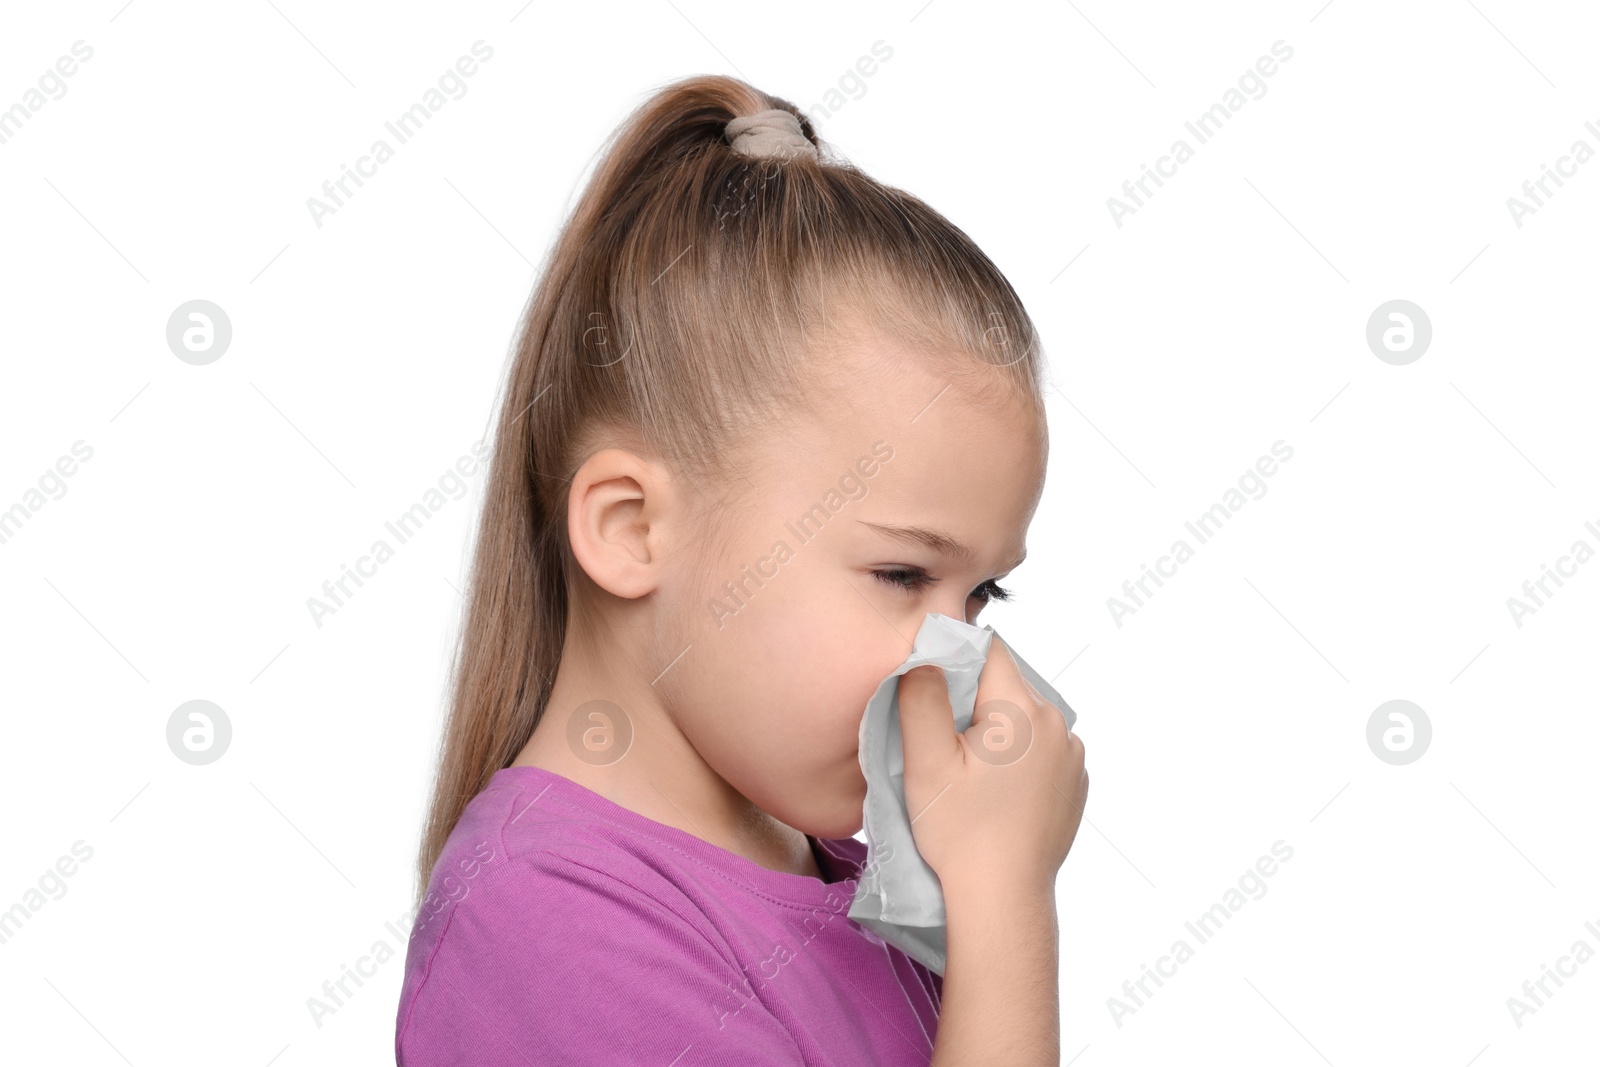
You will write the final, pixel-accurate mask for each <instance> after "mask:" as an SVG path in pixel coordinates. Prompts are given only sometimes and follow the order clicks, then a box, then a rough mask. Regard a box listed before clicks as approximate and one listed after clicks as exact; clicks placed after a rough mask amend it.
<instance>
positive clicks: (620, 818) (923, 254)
mask: <svg viewBox="0 0 1600 1067" xmlns="http://www.w3.org/2000/svg"><path fill="white" fill-rule="evenodd" d="M824 147H825V146H824V145H823V143H822V142H821V141H819V140H818V138H817V136H816V133H815V131H814V129H813V127H812V125H811V123H810V121H809V120H808V119H807V118H806V116H804V115H803V114H801V113H800V112H799V111H798V110H797V109H796V108H795V107H794V106H793V105H792V104H790V103H789V102H788V101H786V100H782V99H779V98H776V97H772V96H768V95H766V94H765V93H762V92H759V91H758V90H756V89H754V88H752V87H751V86H749V85H747V84H745V83H744V82H742V81H738V80H735V79H732V78H726V77H698V78H691V79H688V80H685V81H681V82H678V83H676V84H672V85H669V86H667V87H665V88H664V89H662V90H661V91H660V92H658V93H657V94H656V95H654V96H653V97H652V98H651V99H649V100H648V101H647V102H646V103H645V104H644V105H642V106H641V107H640V108H639V109H638V110H637V111H636V112H634V114H633V115H632V116H630V117H629V118H628V120H627V121H626V122H625V123H624V124H623V126H622V127H621V128H620V129H619V130H618V131H617V133H616V135H615V137H614V139H613V140H612V142H611V144H610V145H609V148H608V150H607V152H606V154H605V156H604V158H603V159H602V160H601V161H600V163H599V165H598V167H597V169H596V171H595V174H594V176H593V178H592V180H591V181H590V182H589V184H588V186H587V188H586V189H585V190H584V192H583V195H582V197H581V199H580V200H579V201H578V203H577V205H576V207H575V209H574V211H573V215H572V217H571V219H570V220H569V221H568V222H567V224H566V226H565V228H564V229H563V230H562V232H561V234H560V236H559V238H558V239H557V241H556V243H555V244H554V246H553V247H552V249H551V250H550V254H549V260H548V262H547V264H546V268H545V270H544V272H543V274H542V276H541V279H540V281H539V283H538V285H537V287H536V289H535V290H534V293H533V296H532V299H531V301H530V303H529V306H528V309H527V312H526V316H525V319H524V322H523V324H522V327H521V335H520V339H519V343H518V346H517V350H516V355H515V359H514V362H513V364H512V366H511V370H510V377H509V381H508V383H507V389H506V393H505V396H504V400H503V404H502V406H501V409H500V419H499V427H498V432H497V434H496V438H495V441H496V447H495V450H494V455H493V460H492V466H491V470H490V475H489V479H488V485H487V499H486V501H485V504H484V511H483V515H482V521H481V524H480V528H479V532H478V542H477V549H476V558H475V561H474V566H473V573H472V579H471V590H470V592H469V593H468V602H467V607H466V617H465V622H464V627H463V633H462V642H461V646H460V649H459V651H458V654H457V661H456V677H455V689H454V697H453V706H452V708H451V711H450V715H449V719H448V722H447V724H446V728H445V737H444V744H443V752H442V758H441V761H440V765H439V770H438V777H437V781H436V783H435V791H434V796H433V804H432V809H431V814H430V820H429V822H428V826H427V831H426V836H425V840H424V843H423V847H422V850H421V856H420V862H419V866H418V871H417V874H418V877H419V883H420V884H422V885H423V887H424V888H423V892H422V894H421V896H420V899H419V903H418V907H417V911H416V917H415V921H414V926H413V930H412V935H411V940H410V944H409V948H408V951H407V958H406V973H405V980H404V988H403V991H402V994H401V1000H400V1006H399V1016H398V1019H397V1021H396V1034H395V1052H396V1059H397V1061H398V1062H399V1063H401V1064H403V1065H406V1067H434V1065H441V1064H457V1063H461V1064H475V1065H481V1067H492V1065H498V1064H540V1065H544V1064H573V1065H577V1064H585V1065H590V1064H647V1065H652V1067H655V1065H659V1067H669V1065H674V1064H677V1065H682V1067H688V1065H690V1064H739V1065H750V1064H758V1065H783V1067H801V1065H811V1067H819V1065H845V1064H877V1065H898V1064H919V1065H921V1064H927V1063H929V1062H930V1061H931V1062H932V1063H935V1064H939V1065H941V1067H953V1065H955V1064H961V1065H963V1067H969V1065H979V1064H988V1063H995V1064H1000V1063H1004V1064H1008V1065H1016V1064H1034V1063H1037V1064H1046V1063H1048V1064H1055V1063H1057V1062H1058V1057H1059V1039H1058V1035H1057V1021H1056V1020H1057V1007H1056V989H1057V986H1056V982H1057V977H1056V972H1057V959H1056V940H1057V938H1056V925H1055V922H1056V916H1055V903H1054V881H1055V876H1056V872H1057V870H1058V868H1059V867H1060V865H1061V863H1062V861H1063V860H1064V858H1065V856H1066V853H1067V849H1068V848H1069V847H1070V845H1071V842H1072V839H1073V837H1074V835H1075V834H1076V832H1077V827H1078V822H1079V819H1080V818H1081V815H1082V805H1083V802H1084V798H1085V796H1086V791H1087V784H1088V779H1087V776H1086V775H1085V774H1084V771H1083V765H1084V749H1083V744H1082V742H1081V741H1079V739H1078V738H1077V737H1076V736H1075V735H1073V734H1071V732H1070V731H1069V730H1068V728H1067V726H1066V722H1065V719H1064V718H1063V717H1062V715H1061V714H1060V711H1059V709H1052V707H1051V706H1050V705H1048V704H1045V703H1043V702H1042V701H1041V699H1040V698H1039V697H1038V695H1037V693H1035V692H1034V691H1033V690H1032V689H1031V687H1029V686H1028V685H1027V683H1026V682H1025V681H1023V679H1022V678H1021V676H1020V674H1019V673H1018V671H1017V668H1016V666H1015V664H1014V662H1013V661H1012V660H1011V658H1010V656H1009V654H1008V653H1006V652H1005V651H1004V649H1003V646H1002V645H1001V644H1000V642H999V641H998V640H995V641H992V642H991V646H990V653H989V660H988V664H987V666H986V668H985V670H984V671H983V672H982V675H981V684H980V687H979V692H978V703H979V706H980V708H979V715H978V717H977V719H975V721H974V724H973V727H972V730H971V731H969V732H968V733H967V734H965V735H962V734H956V733H955V732H954V731H953V730H952V729H951V723H952V721H953V719H952V711H951V707H950V702H949V699H948V693H947V690H946V687H945V684H944V679H943V674H942V672H941V671H940V669H939V668H937V667H933V666H924V667H919V668H917V669H916V670H913V671H911V672H908V673H907V674H906V675H905V677H904V679H903V680H902V682H901V685H900V692H901V696H900V699H901V720H902V734H903V747H904V749H905V756H906V775H905V793H906V803H907V811H908V812H911V813H916V819H915V822H914V824H913V834H914V838H915V841H916V845H917V851H918V852H919V853H920V854H921V855H922V856H923V858H924V859H925V860H926V861H927V863H928V865H929V866H930V867H931V868H932V869H933V870H934V871H935V872H936V873H937V875H938V876H939V879H940V883H941V888H942V890H943V893H944V899H945V904H946V911H947V916H948V926H947V929H948V939H949V944H948V962H947V966H946V971H945V973H944V975H943V976H940V975H937V974H933V973H931V972H930V971H929V970H928V969H927V968H925V967H923V966H922V965H921V964H920V963H917V962H915V961H913V960H912V959H910V958H909V957H908V956H906V955H905V954H904V953H903V952H901V951H900V950H899V949H897V948H895V947H893V946H890V945H888V944H887V943H886V942H884V941H883V940H882V939H881V938H879V937H877V936H875V935H874V934H873V933H872V932H870V931H869V930H867V929H866V928H864V927H862V926H860V925H859V924H856V923H853V922H851V921H850V920H849V919H848V918H847V917H846V915H845V914H844V913H845V911H846V909H847V908H848V907H849V904H850V902H851V900H852V897H853V895H854V891H855V888H856V885H857V882H858V880H859V879H861V878H864V877H871V871H870V870H864V869H863V868H864V861H865V858H866V846H865V845H864V844H863V843H862V842H860V841H858V840H856V839H855V838H854V837H853V836H852V835H854V834H855V833H856V832H857V831H858V830H860V828H861V825H862V801H863V798H864V796H865V793H866V783H865V781H864V779H863V777H862V774H861V768H860V765H859V761H858V758H857V742H858V730H859V727H860V722H861V717H862V712H863V709H864V708H865V707H866V704H867V701H868V699H869V698H870V697H871V695H872V693H873V691H874V690H875V689H876V687H877V685H878V683H879V682H881V681H882V680H883V679H884V678H885V677H886V676H887V675H889V674H890V673H892V672H893V671H894V670H895V669H896V668H897V667H898V666H899V665H900V664H901V663H902V662H903V661H904V659H905V657H906V655H907V653H908V651H909V650H910V648H911V645H912V641H913V638H914V636H915V634H916V632H917V630H918V627H919V625H920V623H921V622H922V620H923V618H924V617H925V616H926V614H927V613H929V612H941V613H943V614H946V615H949V616H951V617H953V618H957V619H963V620H965V621H967V622H969V623H971V622H973V621H974V619H975V618H976V616H977V613H978V612H979V611H980V610H981V609H982V607H983V605H984V604H985V603H987V602H988V601H989V600H990V599H1006V598H1007V597H1008V596H1009V594H1008V593H1007V592H1006V591H1005V590H1004V589H1002V588H1001V587H1000V586H998V585H997V584H996V582H997V581H998V580H999V579H1001V578H1003V577H1005V575H1006V573H1007V572H1008V571H1009V570H1010V569H1011V568H1012V567H1014V566H1016V565H1017V564H1018V563H1020V562H1021V560H1022V557H1023V555H1024V548H1023V542H1024V536H1025V534H1026V531H1027V527H1028V524H1029V522H1030V521H1031V519H1032V516H1033V512H1034V508H1035V507H1036V505H1037V503H1038V499H1039V494H1040V492H1041V491H1042V488H1043V482H1044V469H1045V453H1046V447H1047V438H1046V434H1045V420H1044V406H1043V400H1042V395H1041V389H1042V384H1041V383H1042V375H1043V365H1042V361H1041V358H1040V356H1039V354H1038V345H1037V343H1036V339H1035V335H1034V331H1033V327H1032V324H1031V323H1030V322H1029V319H1028V316H1027V314H1026V312H1025V311H1024V310H1023V308H1022V306H1021V303H1020V302H1019V300H1018V297H1017V295H1016V293H1015V292H1014V291H1013V290H1012V288H1011V286H1010V285H1009V284H1008V283H1007V281H1006V280H1005V278H1004V277H1003V276H1002V275H1001V274H1000V272H999V271H998V270H997V269H996V267H995V266H994V264H993V263H991V262H990V261H989V260H988V258H987V257H985V256H984V254H983V253H982V252H980V251H979V250H978V248H977V247H976V246H975V245H974V244H973V243H972V242H971V240H969V239H968V237H967V236H966V235H965V234H964V233H963V232H962V231H961V230H959V229H958V228H956V226H954V225H953V224H952V223H951V222H949V221H948V220H947V219H945V218H943V217H942V216H940V215H939V214H937V213H935V212H934V211H933V210H932V209H931V208H929V207H928V206H927V205H925V204H923V203H922V202H921V201H920V200H918V199H916V198H915V197H912V196H910V195H909V194H907V193H904V192H901V191H899V190H898V189H894V188H891V187H889V186H886V185H883V184H881V183H879V182H877V181H875V180H874V179H872V178H870V177H868V176H866V175H865V174H863V173H861V172H860V171H859V170H857V169H856V168H854V167H853V166H851V165H849V164H848V163H846V162H843V161H840V160H837V159H834V158H832V156H831V153H825V152H824ZM986 704H987V705H989V706H990V709H992V708H1009V709H1010V714H1011V715H1013V716H1015V715H1020V714H1026V715H1027V716H1028V717H1029V718H1030V719H1031V720H1032V722H1031V724H1029V726H1030V730H1029V734H1030V736H1031V737H1032V741H1031V747H1029V748H1028V749H1027V751H1026V753H1025V756H1024V758H1021V759H1015V760H997V759H989V758H985V757H984V756H983V753H982V752H980V751H978V749H977V746H978V745H981V744H982V741H981V739H980V738H979V736H978V735H979V734H980V733H981V732H982V730H983V729H984V728H985V727H986V726H993V725H995V724H996V723H1000V722H1005V720H1004V719H1002V718H1001V717H999V716H998V715H997V714H996V713H992V712H991V711H990V710H989V709H985V708H984V707H983V706H984V705H986ZM1013 722H1014V720H1013ZM1007 725H1008V726H1009V725H1012V723H1007ZM975 755H976V756H977V757H978V758H973V757H974V756H975Z"/></svg>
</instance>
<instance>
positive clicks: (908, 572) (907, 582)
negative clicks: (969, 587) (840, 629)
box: [872, 567, 1012, 604]
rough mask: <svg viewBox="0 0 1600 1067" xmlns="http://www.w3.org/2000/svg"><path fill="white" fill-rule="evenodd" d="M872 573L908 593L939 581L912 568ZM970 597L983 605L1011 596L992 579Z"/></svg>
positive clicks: (1007, 590)
mask: <svg viewBox="0 0 1600 1067" xmlns="http://www.w3.org/2000/svg"><path fill="white" fill-rule="evenodd" d="M872 573H873V574H874V575H876V576H877V578H878V580H879V581H881V582H884V583H885V584H887V585H892V586H896V587H897V588H900V589H904V590H906V591H907V592H909V593H918V592H921V591H922V590H923V589H926V588H927V587H928V586H930V585H932V584H933V583H934V582H937V581H938V580H939V579H937V578H935V577H933V576H932V575H931V574H929V573H928V572H927V571H925V570H921V569H920V568H912V567H897V568H895V569H894V570H887V571H873V572H872ZM970 595H971V596H972V597H973V598H975V599H977V600H981V601H983V602H984V603H985V604H987V603H989V601H991V600H1010V599H1011V596H1012V594H1011V591H1010V590H1009V589H1002V588H1001V587H1000V586H999V585H997V584H996V583H995V580H994V579H993V578H990V579H989V580H988V581H986V582H984V583H983V584H982V585H980V586H978V588H976V589H974V590H973V591H972V592H971V594H970Z"/></svg>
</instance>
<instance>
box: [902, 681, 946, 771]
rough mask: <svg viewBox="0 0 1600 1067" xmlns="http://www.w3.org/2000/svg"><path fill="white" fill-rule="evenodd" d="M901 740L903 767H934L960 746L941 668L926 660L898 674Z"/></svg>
mask: <svg viewBox="0 0 1600 1067" xmlns="http://www.w3.org/2000/svg"><path fill="white" fill-rule="evenodd" d="M899 704H900V743H901V745H902V747H903V748H904V749H905V755H906V766H907V767H913V766H919V767H920V766H929V767H931V766H936V765H938V764H940V763H942V762H944V761H945V760H947V759H948V758H949V757H950V755H951V754H952V753H954V752H955V751H956V750H957V749H958V748H959V747H960V742H959V741H957V740H956V732H955V712H954V711H953V710H952V709H951V707H950V691H949V689H948V687H947V686H946V685H945V679H944V671H943V670H941V669H940V668H939V667H937V666H935V665H933V664H930V663H925V664H922V665H921V666H919V667H913V668H912V669H911V670H909V671H907V672H906V673H905V674H903V675H901V676H900V687H899Z"/></svg>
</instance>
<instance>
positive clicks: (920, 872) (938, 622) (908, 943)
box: [848, 612, 1078, 975]
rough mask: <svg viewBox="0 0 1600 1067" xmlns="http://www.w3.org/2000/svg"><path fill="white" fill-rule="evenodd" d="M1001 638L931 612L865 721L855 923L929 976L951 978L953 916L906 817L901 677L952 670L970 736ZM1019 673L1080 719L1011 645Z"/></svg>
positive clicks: (958, 726)
mask: <svg viewBox="0 0 1600 1067" xmlns="http://www.w3.org/2000/svg"><path fill="white" fill-rule="evenodd" d="M994 636H995V631H994V627H992V626H971V625H969V624H967V623H964V622H961V621H960V620H958V619H952V618H951V617H950V616H948V615H940V614H938V613H936V612H930V613H929V614H928V616H927V617H926V618H924V619H923V620H922V626H921V628H920V629H918V631H917V639H916V641H915V642H914V644H913V646H912V650H911V655H909V656H908V657H906V661H905V662H904V663H902V664H901V665H900V666H899V667H897V668H896V669H895V672H894V673H893V674H891V675H889V677H887V678H885V679H884V680H883V682H882V683H881V684H879V686H878V690H877V692H875V693H874V694H873V695H872V699H871V700H869V701H867V708H866V711H865V713H864V714H863V715H862V717H861V752H860V759H861V773H862V775H863V776H864V777H865V778H866V780H867V798H866V800H865V802H864V803H863V804H862V828H863V829H864V830H865V831H866V838H867V860H866V864H865V866H864V867H863V868H862V874H861V880H860V882H859V883H858V884H857V885H856V894H855V898H854V900H853V901H852V902H851V905H850V911H849V913H848V914H849V917H850V918H851V919H853V920H855V921H856V922H858V923H860V924H861V925H862V926H864V927H866V928H867V929H869V930H871V931H872V932H873V933H875V934H877V935H878V936H879V937H881V938H883V939H884V940H885V941H887V942H889V944H891V945H894V946H895V947H896V948H899V949H900V950H901V951H903V952H905V954H906V955H908V956H910V957H911V958H912V959H914V960H916V961H918V962H919V963H921V964H922V965H923V966H925V967H927V968H928V969H929V970H931V971H934V972H936V973H938V974H941V975H942V974H944V969H945V951H946V942H945V911H944V892H943V890H942V889H940V887H939V877H938V875H936V874H934V872H933V868H931V867H929V866H928V865H927V863H926V862H924V860H923V858H922V856H921V855H920V854H919V853H918V852H917V848H916V843H915V841H914V840H913V838H912V835H911V816H910V814H909V813H908V812H907V810H906V793H905V770H906V762H905V748H904V747H903V744H902V742H901V740H900V676H901V675H903V674H905V673H906V671H909V670H910V669H911V668H913V667H918V666H921V665H922V664H924V663H932V664H935V665H937V666H939V667H941V668H943V669H944V676H945V681H946V684H947V688H948V690H949V693H950V709H951V711H952V712H954V714H955V721H954V723H953V726H954V728H955V730H956V732H957V733H965V732H966V731H967V729H968V727H970V726H971V725H972V712H973V705H974V704H975V703H976V700H977V695H978V677H979V675H980V673H981V672H982V671H983V666H984V662H985V659H986V657H987V656H988V653H989V642H990V640H991V639H992V638H993V637H994ZM1006 647H1007V648H1008V649H1010V651H1011V657H1012V659H1014V660H1015V661H1016V664H1017V669H1018V671H1019V672H1020V673H1021V675H1022V676H1023V677H1024V678H1026V679H1027V680H1028V683H1029V684H1030V685H1032V686H1033V688H1034V689H1035V690H1037V691H1038V693H1039V695H1040V696H1042V697H1043V698H1044V699H1046V700H1048V701H1049V702H1050V703H1052V704H1054V705H1055V706H1056V707H1057V708H1059V709H1061V714H1062V715H1063V716H1064V717H1065V718H1066V720H1067V725H1068V726H1071V725H1073V724H1074V723H1076V722H1077V719H1078V714H1077V712H1075V711H1073V710H1072V709H1071V708H1070V707H1068V706H1067V702H1066V701H1065V700H1063V699H1061V694H1059V693H1057V692H1056V691H1055V690H1054V689H1053V688H1051V686H1050V683H1049V682H1047V681H1045V680H1044V678H1042V677H1040V675H1039V673H1038V672H1037V671H1035V670H1034V669H1033V668H1032V667H1030V666H1028V665H1027V664H1026V663H1024V662H1023V661H1022V657H1021V656H1019V655H1017V651H1016V649H1015V648H1012V647H1011V646H1010V645H1009V644H1007V645H1006Z"/></svg>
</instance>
